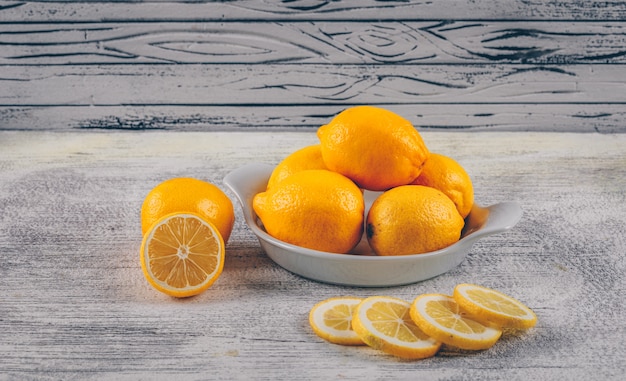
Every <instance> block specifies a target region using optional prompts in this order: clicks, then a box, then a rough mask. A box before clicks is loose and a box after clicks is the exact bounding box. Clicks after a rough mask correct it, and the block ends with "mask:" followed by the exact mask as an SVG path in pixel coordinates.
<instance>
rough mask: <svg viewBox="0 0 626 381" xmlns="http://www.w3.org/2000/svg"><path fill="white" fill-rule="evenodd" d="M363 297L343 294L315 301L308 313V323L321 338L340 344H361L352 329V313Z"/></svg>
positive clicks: (361, 341)
mask: <svg viewBox="0 0 626 381" xmlns="http://www.w3.org/2000/svg"><path fill="white" fill-rule="evenodd" d="M362 300H363V299H361V298H356V297H351V296H344V297H336V298H330V299H326V300H324V301H321V302H319V303H317V304H316V305H315V306H313V308H312V309H311V312H310V313H309V324H311V328H313V331H314V332H315V333H316V334H317V335H318V336H319V337H321V338H322V339H324V340H327V341H330V342H331V343H335V344H341V345H363V344H364V343H363V340H361V338H360V337H359V336H358V335H357V334H356V333H355V332H354V331H353V330H352V314H353V313H354V310H355V309H356V306H357V305H358V304H359V303H361V301H362Z"/></svg>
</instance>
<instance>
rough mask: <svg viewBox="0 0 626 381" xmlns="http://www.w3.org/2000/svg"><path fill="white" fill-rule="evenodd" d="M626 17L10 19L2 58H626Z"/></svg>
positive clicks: (3, 27)
mask: <svg viewBox="0 0 626 381" xmlns="http://www.w3.org/2000/svg"><path fill="white" fill-rule="evenodd" d="M624 27H625V25H624V23H623V22H610V21H600V22H573V21H561V22H553V21H543V22H532V21H528V20H521V21H517V20H516V21H501V20H498V21H492V20H478V21H474V20H471V21H465V20H462V21H452V20H433V21H410V20H409V21H386V22H383V21H372V22H356V21H352V20H350V21H344V20H342V21H299V22H298V21H289V22H287V21H263V20H261V21H255V22H250V21H247V22H242V21H239V20H237V21H224V20H222V21H220V22H165V21H161V22H157V21H150V22H145V21H144V22H117V23H113V22H96V23H94V22H83V23H78V24H77V23H75V22H71V23H69V22H68V23H58V22H57V23H36V24H19V23H18V24H13V23H6V24H0V47H1V48H2V49H1V50H0V64H11V65H22V64H24V65H33V64H57V65H58V64H61V65H66V64H80V63H87V64H102V63H107V64H112V63H125V64H132V63H161V64H171V63H178V64H180V63H206V64H267V63H286V64H293V63H306V64H333V65H339V64H381V63H387V64H422V65H423V64H442V63H444V64H489V63H498V62H502V63H508V64H511V63H517V64H520V63H521V64H546V65H550V64H590V63H602V64H605V63H624V62H625V61H626V59H625V58H624V56H625V55H626V36H625V33H624Z"/></svg>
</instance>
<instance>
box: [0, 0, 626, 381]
mask: <svg viewBox="0 0 626 381" xmlns="http://www.w3.org/2000/svg"><path fill="white" fill-rule="evenodd" d="M625 30H626V3H623V2H599V1H579V0H572V1H551V0H548V1H513V0H506V1H496V0H475V1H469V0H441V1H431V2H424V1H411V0H409V1H375V0H372V1H369V0H367V1H356V0H354V1H322V0H302V1H282V2H281V1H262V2H261V1H229V2H222V1H215V2H212V1H192V2H177V1H153V2H150V1H142V2H136V1H82V2H69V1H0V379H2V380H48V379H50V380H74V379H75V380H84V379H93V380H96V379H116V380H118V379H120V380H154V379H157V380H159V379H164V380H165V379H180V380H187V379H190V380H202V379H207V380H213V379H215V380H218V379H224V380H228V379H237V380H247V379H258V380H279V379H311V380H314V379H348V380H356V379H376V380H398V379H407V380H409V379H410V380H413V379H425V380H475V379H480V380H497V379H505V380H528V379H542V380H543V379H546V380H547V379H550V380H583V379H584V380H622V379H624V375H625V373H626V350H625V349H624V345H623V343H624V341H625V340H626V323H625V319H624V316H626V308H625V303H624V293H625V292H626V283H625V280H624V272H625V271H626V263H625V259H624V258H625V255H626V239H625V234H624V231H625V228H626V206H625V205H626V66H625V64H626V61H625V57H626V33H625ZM358 104H372V105H379V106H383V107H386V108H389V109H391V110H393V111H396V112H398V113H400V114H401V115H403V116H405V117H406V118H407V119H409V120H411V121H412V122H413V123H414V124H415V126H416V127H417V128H418V130H419V131H420V132H421V133H422V135H423V137H424V139H425V141H426V143H427V144H428V146H429V148H430V149H431V150H432V151H433V152H440V153H443V154H447V155H449V156H452V157H454V158H456V159H457V160H458V161H459V162H460V163H461V164H462V165H463V166H464V167H465V168H466V169H467V171H468V172H469V174H470V175H471V177H472V180H473V182H474V187H475V190H476V201H477V202H479V203H481V204H493V203H497V202H501V201H509V200H510V201H517V202H519V203H520V205H521V206H522V209H523V211H524V215H523V218H522V220H521V221H520V223H519V224H518V225H517V226H516V227H515V228H513V229H512V230H510V231H508V232H506V233H502V234H498V235H495V236H490V237H488V238H486V239H484V240H481V241H479V242H478V243H477V244H476V245H475V246H474V247H473V249H472V251H471V252H470V253H469V255H468V256H467V258H466V259H465V261H464V262H463V263H462V264H461V265H460V266H458V267H457V268H455V269H453V270H452V271H450V272H448V273H446V274H443V275H441V276H438V277H436V278H433V279H430V280H427V281H424V282H420V283H416V284H412V285H408V286H402V287H392V288H380V289H377V288H353V287H340V286H333V285H327V284H323V283H318V282H314V281H310V280H307V279H303V278H301V277H299V276H297V275H294V274H291V273H289V272H287V271H285V270H284V269H282V268H280V267H279V266H277V265H276V264H274V263H273V262H272V261H271V260H270V259H269V258H268V257H267V256H266V255H265V253H264V252H263V251H262V249H261V248H260V246H259V244H258V242H257V240H256V238H255V237H254V235H253V234H252V233H251V231H250V230H249V229H248V227H247V226H246V225H245V222H244V220H243V217H242V214H241V209H240V208H239V205H237V204H235V210H236V219H237V220H236V224H235V228H234V231H233V234H232V236H231V239H230V242H229V244H228V247H227V254H226V263H225V267H224V272H223V274H222V275H221V277H220V278H219V279H218V281H217V282H216V283H215V284H214V285H213V286H212V287H211V288H210V289H209V290H208V291H207V292H205V293H203V294H201V295H199V296H197V297H194V298H189V299H184V300H177V299H173V298H169V297H167V296H165V295H163V294H160V293H158V292H157V291H155V290H154V289H152V288H151V287H150V286H149V285H148V283H147V282H146V281H145V279H144V278H143V275H142V273H141V268H140V264H139V258H138V250H139V245H140V243H141V229H140V222H139V210H140V207H141V203H142V201H143V198H144V197H145V195H146V194H147V192H148V191H149V190H150V189H151V188H152V187H153V186H155V185H156V184H157V183H159V182H160V181H162V180H165V179H168V178H170V177H176V176H192V177H197V178H200V179H203V180H207V181H211V182H213V183H215V184H217V185H218V186H220V187H221V188H222V189H224V190H225V191H226V192H227V194H228V195H229V196H231V198H232V199H233V202H234V201H235V198H234V195H233V194H232V193H230V192H229V191H228V190H227V189H226V187H225V186H223V184H222V179H223V177H224V176H225V175H226V174H227V173H228V172H230V171H232V170H234V169H235V168H238V167H239V166H241V165H244V164H247V163H250V162H267V163H277V162H278V161H279V160H280V159H281V158H283V157H284V156H285V155H287V154H288V153H290V152H292V151H294V150H295V149H297V148H300V147H303V146H305V145H309V144H314V143H315V142H316V141H317V138H316V136H315V130H316V128H317V127H318V126H319V125H321V124H323V123H325V122H327V121H328V120H329V119H330V118H331V117H332V116H333V115H335V114H336V113H337V112H339V111H340V110H342V109H344V108H346V107H349V106H351V105H358ZM461 282H470V283H477V284H482V285H484V286H488V287H493V288H497V289H500V290H502V291H504V292H506V293H509V294H511V295H513V296H516V297H517V298H519V299H521V300H522V301H524V302H525V303H526V304H527V305H528V306H530V307H531V308H533V309H534V310H535V312H536V313H537V315H538V318H539V320H538V324H537V326H536V327H535V328H533V329H531V330H529V331H528V332H524V333H517V334H514V335H508V336H506V337H505V338H503V339H502V340H500V341H499V342H498V343H497V344H496V345H495V346H494V347H493V348H491V349H489V350H486V351H479V352H465V351H459V350H455V349H454V348H450V347H445V348H444V349H443V350H442V351H441V352H440V353H438V354H437V355H436V356H435V357H434V358H431V359H426V360H421V361H405V360H398V359H396V358H393V357H391V356H388V355H384V354H382V353H380V352H378V351H375V350H373V349H369V348H364V347H362V348H351V347H342V346H338V345H332V344H329V343H326V342H324V341H323V340H322V339H320V338H318V337H317V336H316V335H315V334H314V333H313V332H312V330H311V329H310V327H309V326H308V322H307V315H308V311H309V309H310V308H311V307H312V306H313V305H314V304H315V303H316V302H318V301H320V300H323V299H325V298H328V297H332V296H339V295H357V296H363V297H365V296H371V295H389V296H396V297H400V298H404V299H406V300H409V301H410V300H412V299H413V298H414V297H415V296H417V295H419V294H420V293H424V292H444V293H445V292H451V290H452V288H453V287H454V285H455V284H457V283H461Z"/></svg>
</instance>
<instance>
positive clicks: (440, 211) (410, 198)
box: [366, 185, 464, 255]
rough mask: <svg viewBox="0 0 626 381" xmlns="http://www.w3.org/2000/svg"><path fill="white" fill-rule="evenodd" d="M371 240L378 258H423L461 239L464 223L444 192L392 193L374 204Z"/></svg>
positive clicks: (417, 188)
mask: <svg viewBox="0 0 626 381" xmlns="http://www.w3.org/2000/svg"><path fill="white" fill-rule="evenodd" d="M366 226H367V227H366V235H367V240H368V242H369V244H370V246H371V248H372V249H373V250H374V252H375V253H376V254H378V255H405V254H421V253H427V252H430V251H435V250H439V249H443V248H444V247H447V246H449V245H451V244H453V243H455V242H456V241H458V240H459V238H460V237H461V230H462V229H463V226H464V221H463V218H462V217H461V215H460V214H459V212H458V211H457V210H456V206H455V205H454V203H453V202H452V200H450V199H449V198H448V196H446V195H445V194H443V193H442V192H441V191H439V190H437V189H435V188H431V187H425V186H422V185H403V186H400V187H396V188H393V189H390V190H388V191H386V192H384V193H383V194H381V195H380V196H378V198H377V199H376V200H374V202H373V203H372V206H371V208H370V210H369V212H368V214H367V221H366Z"/></svg>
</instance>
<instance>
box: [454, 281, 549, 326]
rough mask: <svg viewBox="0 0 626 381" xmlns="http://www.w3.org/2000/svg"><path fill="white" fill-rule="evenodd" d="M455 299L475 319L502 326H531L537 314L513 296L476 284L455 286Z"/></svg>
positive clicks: (535, 320)
mask: <svg viewBox="0 0 626 381" xmlns="http://www.w3.org/2000/svg"><path fill="white" fill-rule="evenodd" d="M453 297H454V300H455V301H456V302H457V303H458V304H459V305H460V306H461V308H463V309H464V310H465V311H467V312H468V313H469V314H470V315H471V316H472V318H473V319H475V320H477V321H479V322H481V323H483V324H485V325H494V326H497V327H501V328H519V329H525V328H531V327H533V326H534V325H535V324H536V323H537V315H535V313H534V312H533V311H532V310H531V309H530V308H528V307H527V306H526V305H524V304H523V303H522V302H520V301H519V300H517V299H514V298H513V297H511V296H508V295H506V294H504V293H502V292H499V291H496V290H492V289H490V288H487V287H482V286H478V285H474V284H467V283H463V284H459V285H457V286H456V287H455V288H454V294H453Z"/></svg>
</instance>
